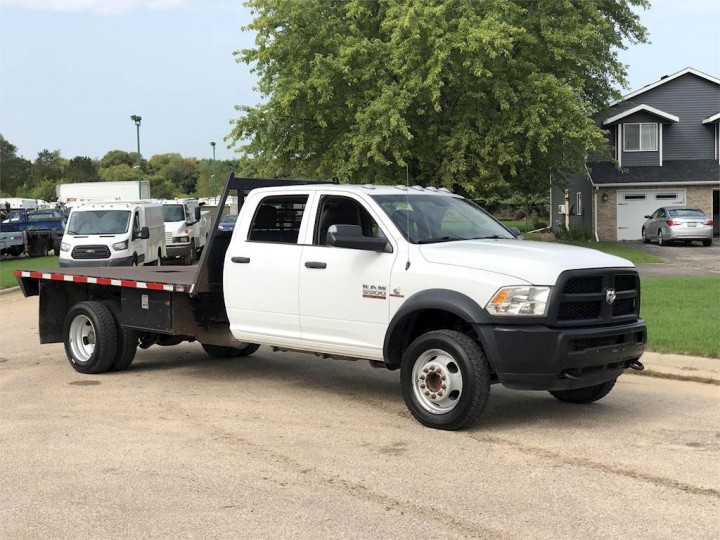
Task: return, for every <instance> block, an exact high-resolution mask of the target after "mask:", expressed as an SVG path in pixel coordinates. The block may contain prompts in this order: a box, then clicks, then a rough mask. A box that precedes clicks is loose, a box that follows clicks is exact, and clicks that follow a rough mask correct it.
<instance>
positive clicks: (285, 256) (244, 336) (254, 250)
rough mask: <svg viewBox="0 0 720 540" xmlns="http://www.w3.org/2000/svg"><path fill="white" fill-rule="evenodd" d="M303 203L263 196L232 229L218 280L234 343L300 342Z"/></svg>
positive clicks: (297, 197)
mask: <svg viewBox="0 0 720 540" xmlns="http://www.w3.org/2000/svg"><path fill="white" fill-rule="evenodd" d="M307 202H308V194H292V195H269V196H266V197H264V198H263V199H262V200H260V201H259V204H258V205H257V206H256V207H255V212H254V215H252V217H251V218H248V217H245V216H244V217H243V222H242V223H238V224H236V228H238V229H239V230H236V231H235V234H234V236H233V238H232V240H231V243H230V246H229V247H228V250H227V253H226V256H225V267H224V275H223V287H224V289H225V306H226V308H227V315H228V319H229V320H230V330H231V331H232V333H233V335H234V336H235V338H236V339H238V340H240V341H247V342H251V343H252V342H254V341H260V342H261V343H274V344H283V343H286V342H287V341H284V340H298V339H299V338H300V317H299V314H298V273H299V268H300V254H301V253H302V249H303V246H301V245H300V244H299V238H300V229H301V226H303V219H304V214H305V207H306V205H307ZM246 204H248V203H246ZM241 232H242V234H238V233H241Z"/></svg>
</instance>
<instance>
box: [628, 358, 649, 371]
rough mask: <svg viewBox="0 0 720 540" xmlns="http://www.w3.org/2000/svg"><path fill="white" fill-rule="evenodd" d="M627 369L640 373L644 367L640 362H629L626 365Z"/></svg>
mask: <svg viewBox="0 0 720 540" xmlns="http://www.w3.org/2000/svg"><path fill="white" fill-rule="evenodd" d="M627 367H629V368H630V369H634V370H635V371H642V370H643V369H645V366H644V365H643V364H642V362H640V360H630V361H628V363H627Z"/></svg>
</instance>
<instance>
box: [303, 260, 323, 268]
mask: <svg viewBox="0 0 720 540" xmlns="http://www.w3.org/2000/svg"><path fill="white" fill-rule="evenodd" d="M305 268H319V269H320V270H324V269H325V268H327V263H324V262H316V261H308V262H306V263H305Z"/></svg>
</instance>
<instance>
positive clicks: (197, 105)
mask: <svg viewBox="0 0 720 540" xmlns="http://www.w3.org/2000/svg"><path fill="white" fill-rule="evenodd" d="M250 20H251V15H250V12H249V10H248V9H247V8H245V7H244V6H243V2H242V1H241V0H0V133H2V134H3V136H4V137H5V138H7V139H8V140H9V141H10V142H12V143H13V144H15V145H16V146H17V147H18V153H19V154H20V155H22V156H24V157H26V158H27V159H31V160H32V159H34V158H35V157H36V155H37V153H38V152H39V151H40V150H42V149H43V148H48V149H50V150H55V149H59V150H60V151H61V153H62V155H63V156H64V157H66V158H72V157H74V156H77V155H82V156H90V157H93V158H100V157H102V156H103V155H104V154H105V153H106V152H107V151H109V150H113V149H122V150H128V151H133V150H134V149H135V146H136V139H135V126H134V124H133V123H132V122H131V120H130V115H132V114H139V115H141V116H142V118H143V121H142V127H141V132H140V137H141V150H142V153H143V155H144V156H146V157H150V156H152V155H154V154H159V153H166V152H180V153H181V154H183V155H184V156H196V157H199V158H204V157H205V158H206V157H211V156H212V149H211V147H210V144H209V143H210V141H216V142H217V143H218V145H217V150H216V152H217V157H218V159H226V158H231V157H234V151H233V150H230V149H227V147H226V145H225V143H223V137H224V136H226V135H227V134H228V133H229V131H230V129H231V127H230V124H229V122H230V120H231V119H232V118H235V117H237V114H238V113H237V112H236V111H235V109H234V107H235V105H240V104H243V105H254V104H256V103H257V101H258V99H259V97H258V95H257V94H256V93H254V91H253V87H254V85H255V78H254V76H253V75H252V74H251V73H250V72H249V69H248V67H247V66H245V65H244V64H238V63H236V62H235V59H234V57H233V55H232V52H233V51H234V50H236V49H242V48H248V47H252V45H253V37H252V36H251V35H249V34H248V33H243V32H242V31H241V27H242V26H243V25H246V24H248V23H249V22H250ZM642 20H643V23H644V24H645V26H647V27H648V29H649V31H650V40H651V41H652V44H650V45H642V46H631V47H630V49H629V50H628V51H625V52H622V53H621V59H622V61H623V62H624V63H626V64H628V65H629V68H628V73H629V80H630V90H636V89H638V88H640V87H642V86H644V85H646V84H649V83H652V82H654V81H656V80H658V79H659V78H660V77H661V76H662V75H664V74H670V73H674V72H676V71H679V70H681V69H683V68H685V67H688V66H690V67H694V68H696V69H699V70H700V71H704V72H706V73H709V74H711V75H714V76H720V37H719V34H720V32H718V27H720V0H655V1H654V2H653V7H652V8H651V9H650V10H649V11H645V12H643V13H642ZM718 108H719V109H720V104H718Z"/></svg>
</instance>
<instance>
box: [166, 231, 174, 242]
mask: <svg viewBox="0 0 720 540" xmlns="http://www.w3.org/2000/svg"><path fill="white" fill-rule="evenodd" d="M172 239H173V235H172V233H171V232H166V233H165V243H166V244H172Z"/></svg>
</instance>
